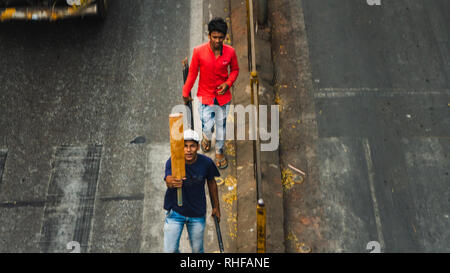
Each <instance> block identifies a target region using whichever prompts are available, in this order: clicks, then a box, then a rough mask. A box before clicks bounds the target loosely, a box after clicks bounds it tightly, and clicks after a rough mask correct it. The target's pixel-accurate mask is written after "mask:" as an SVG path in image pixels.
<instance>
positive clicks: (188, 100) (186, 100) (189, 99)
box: [183, 97, 192, 104]
mask: <svg viewBox="0 0 450 273" xmlns="http://www.w3.org/2000/svg"><path fill="white" fill-rule="evenodd" d="M183 101H184V104H188V102H190V101H192V98H191V97H183Z"/></svg>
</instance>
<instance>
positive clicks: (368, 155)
mask: <svg viewBox="0 0 450 273" xmlns="http://www.w3.org/2000/svg"><path fill="white" fill-rule="evenodd" d="M363 148H364V154H365V157H366V163H367V171H368V176H369V186H370V196H371V197H372V203H373V211H374V215H375V223H376V226H377V233H378V242H379V243H380V246H381V251H383V250H385V246H386V245H385V243H384V236H383V229H382V226H381V218H380V210H379V207H378V201H377V196H376V193H375V172H374V169H373V162H372V154H371V151H370V146H369V140H368V139H367V138H364V139H363Z"/></svg>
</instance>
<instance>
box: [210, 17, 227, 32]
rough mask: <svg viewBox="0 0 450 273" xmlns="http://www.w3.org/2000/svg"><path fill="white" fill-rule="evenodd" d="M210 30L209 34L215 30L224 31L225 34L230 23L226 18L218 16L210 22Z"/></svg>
mask: <svg viewBox="0 0 450 273" xmlns="http://www.w3.org/2000/svg"><path fill="white" fill-rule="evenodd" d="M208 31H209V34H211V33H212V32H213V31H218V32H221V33H223V34H224V35H227V32H228V25H227V23H226V22H225V20H223V19H222V18H220V17H216V18H214V19H212V20H211V21H210V22H209V23H208Z"/></svg>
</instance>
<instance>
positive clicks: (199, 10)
mask: <svg viewBox="0 0 450 273" xmlns="http://www.w3.org/2000/svg"><path fill="white" fill-rule="evenodd" d="M202 20H203V1H202V0H191V25H190V28H189V34H190V35H189V37H190V40H189V50H190V54H191V56H190V58H189V62H190V61H191V60H192V52H193V51H194V48H195V47H196V46H199V45H201V44H202V43H203V22H202ZM198 79H199V76H197V81H196V83H195V84H194V87H193V88H192V91H191V94H192V98H193V99H194V101H193V103H192V112H193V115H194V130H195V131H196V132H197V133H198V134H199V135H200V137H201V135H202V134H201V132H202V129H201V128H202V127H201V121H200V116H199V113H198V107H199V105H200V101H199V99H198V98H197V89H198Z"/></svg>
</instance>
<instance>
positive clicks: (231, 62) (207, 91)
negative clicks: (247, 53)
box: [183, 18, 239, 169]
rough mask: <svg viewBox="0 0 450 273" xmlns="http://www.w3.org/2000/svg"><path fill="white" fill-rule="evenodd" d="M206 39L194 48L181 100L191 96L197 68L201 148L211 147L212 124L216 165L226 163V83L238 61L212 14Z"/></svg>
mask: <svg viewBox="0 0 450 273" xmlns="http://www.w3.org/2000/svg"><path fill="white" fill-rule="evenodd" d="M208 31H209V35H208V37H209V42H207V43H205V44H202V45H200V46H197V47H196V48H194V52H193V54H192V61H191V65H190V67H189V75H188V78H187V80H186V83H185V84H184V87H183V100H184V102H185V103H187V102H189V101H190V100H192V98H191V97H190V92H191V89H192V87H193V86H194V83H195V80H196V79H197V75H198V72H199V71H200V80H199V83H198V91H197V97H199V99H200V102H201V105H200V106H199V114H200V120H201V121H202V132H203V139H202V142H201V148H202V150H203V151H204V152H208V151H209V150H210V149H211V138H212V132H213V127H214V125H216V147H215V148H216V160H215V162H216V165H217V167H218V168H220V169H225V168H226V167H227V166H228V162H227V159H226V158H225V155H224V143H225V132H226V119H227V116H228V111H229V106H230V103H231V92H230V87H231V86H232V85H233V83H234V82H235V81H236V78H237V76H238V75H239V65H238V62H237V56H236V52H235V50H234V49H233V48H232V47H231V46H229V45H225V44H223V41H224V40H225V36H226V34H227V31H228V26H227V23H226V22H225V21H224V20H223V19H222V18H214V19H213V20H211V21H210V22H209V24H208Z"/></svg>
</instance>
